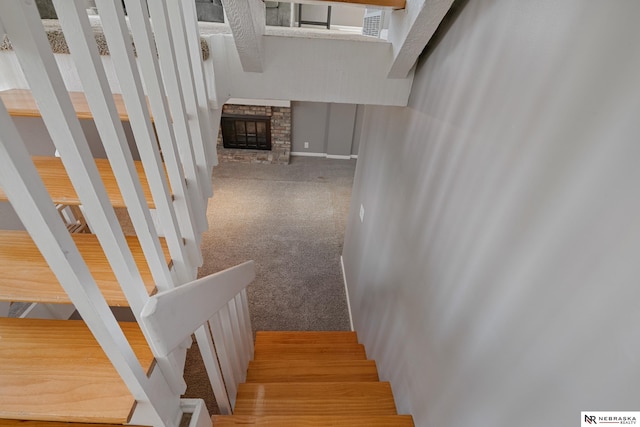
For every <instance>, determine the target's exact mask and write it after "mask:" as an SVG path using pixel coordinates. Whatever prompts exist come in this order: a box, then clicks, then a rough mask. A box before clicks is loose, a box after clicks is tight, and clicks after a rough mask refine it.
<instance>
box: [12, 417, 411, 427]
mask: <svg viewBox="0 0 640 427" xmlns="http://www.w3.org/2000/svg"><path fill="white" fill-rule="evenodd" d="M211 419H212V421H213V427H235V426H259V427H316V426H331V427H352V426H353V427H413V425H414V424H413V418H412V417H411V415H380V416H374V415H360V416H357V415H342V416H340V415H324V416H323V415H264V416H253V415H214V416H213V417H212V418H211ZM0 427H2V426H0ZM25 427H26V426H25ZM37 427H40V426H37ZM42 427H46V426H42Z"/></svg>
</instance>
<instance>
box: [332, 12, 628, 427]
mask: <svg viewBox="0 0 640 427" xmlns="http://www.w3.org/2000/svg"><path fill="white" fill-rule="evenodd" d="M638 16H640V2H637V1H632V0H629V1H623V0H620V1H617V2H598V1H577V0H576V1H565V2H556V1H553V0H541V1H537V2H512V1H506V0H504V1H499V0H476V1H472V2H468V3H467V5H466V6H465V8H464V9H463V10H462V12H461V15H460V16H459V17H458V19H457V20H456V21H455V22H454V23H453V25H452V27H451V28H450V29H449V31H448V32H447V33H446V35H445V36H444V38H443V39H442V40H441V41H440V43H439V44H438V45H437V47H436V48H435V50H434V51H433V53H432V54H431V55H430V56H429V57H428V59H427V60H426V61H424V60H423V61H421V64H420V66H419V67H418V71H417V72H416V80H415V82H414V87H413V89H412V96H411V100H410V107H367V108H366V111H365V114H364V126H363V129H362V141H361V145H360V152H359V158H358V165H357V171H356V178H355V183H354V191H353V195H352V206H351V211H350V214H349V219H348V225H347V234H346V240H345V246H344V253H343V256H344V261H345V271H346V277H347V282H348V286H349V296H350V301H351V304H352V308H353V315H354V322H355V327H356V329H357V331H358V334H359V338H360V340H361V341H362V342H363V343H364V344H365V345H366V347H367V353H368V356H369V357H370V358H374V359H376V360H377V361H378V366H379V369H380V374H381V379H383V380H391V382H392V386H393V389H394V394H395V396H396V401H397V404H398V408H399V410H400V411H401V412H411V413H412V414H413V415H414V417H415V421H416V425H417V426H429V427H431V426H433V427H435V426H437V427H440V426H447V427H469V426H473V427H484V426H487V427H488V426H491V427H503V426H504V427H506V426H525V427H528V426H531V427H534V426H535V427H538V426H541V425H544V426H558V427H566V426H573V425H578V424H579V417H580V411H584V410H624V409H626V410H638V409H640V407H639V406H638V402H640V387H639V385H638V379H639V378H640V364H639V363H638V354H640V326H639V325H640V310H639V309H638V301H639V300H640V262H639V261H638V254H640V190H639V187H638V185H639V184H638V183H640V142H639V135H640V120H639V119H638V117H640V49H638V40H640V26H639V25H638V24H637V17H638ZM361 204H362V205H363V206H364V208H365V215H364V222H362V223H361V222H360V219H359V217H358V210H359V208H360V205H361Z"/></svg>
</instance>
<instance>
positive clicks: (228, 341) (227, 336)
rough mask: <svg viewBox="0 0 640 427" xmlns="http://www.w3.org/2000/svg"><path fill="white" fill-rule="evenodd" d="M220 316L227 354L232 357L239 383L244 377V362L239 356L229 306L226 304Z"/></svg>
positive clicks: (235, 376)
mask: <svg viewBox="0 0 640 427" xmlns="http://www.w3.org/2000/svg"><path fill="white" fill-rule="evenodd" d="M218 315H219V316H220V325H221V326H222V331H223V332H224V336H223V339H224V343H225V347H226V349H227V353H228V354H229V357H230V363H231V369H233V377H234V378H235V379H236V380H237V382H240V381H241V378H242V377H243V375H242V370H243V366H242V362H241V360H240V355H239V354H238V349H237V347H236V339H235V338H236V337H237V335H235V334H234V328H233V326H232V324H231V313H230V312H229V305H228V304H225V306H224V307H222V308H221V309H220V311H219V312H218Z"/></svg>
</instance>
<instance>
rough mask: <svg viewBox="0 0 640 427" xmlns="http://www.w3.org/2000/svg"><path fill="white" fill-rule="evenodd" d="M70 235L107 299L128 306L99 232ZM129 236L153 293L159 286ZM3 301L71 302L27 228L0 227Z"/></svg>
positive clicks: (0, 293) (162, 243)
mask: <svg viewBox="0 0 640 427" xmlns="http://www.w3.org/2000/svg"><path fill="white" fill-rule="evenodd" d="M71 237H72V238H73V240H74V242H75V243H76V245H77V247H78V250H79V251H80V253H81V255H82V257H83V258H84V260H85V262H86V263H87V266H88V267H89V271H91V274H92V276H93V278H94V279H95V280H96V282H97V283H98V286H99V287H100V289H101V291H102V294H103V295H104V297H105V299H106V300H107V303H108V304H109V305H112V306H128V305H129V304H128V302H127V300H126V298H125V296H124V294H123V293H122V289H121V288H120V285H119V284H118V281H117V280H116V277H115V275H114V273H113V270H112V269H111V266H110V265H109V262H108V261H107V257H106V255H105V254H104V252H103V250H102V247H101V246H100V243H99V242H98V238H97V237H96V235H94V234H77V233H74V234H71ZM126 239H127V243H128V244H129V248H131V252H132V254H133V257H134V259H135V261H136V264H137V265H138V268H139V270H140V274H141V276H142V280H143V281H144V283H145V287H146V289H147V292H149V294H150V295H153V294H154V293H155V292H156V287H155V283H154V280H153V277H152V275H151V270H150V269H149V265H148V264H147V261H146V258H145V256H144V253H143V252H142V248H141V246H140V242H139V241H138V239H137V237H135V236H127V237H126ZM160 243H161V245H162V249H163V251H164V253H165V257H166V261H167V264H170V263H171V257H170V255H169V250H168V248H167V244H166V241H165V239H163V238H161V239H160ZM0 301H25V302H40V303H70V302H71V301H70V300H69V297H68V296H67V294H66V293H65V291H64V289H62V286H61V285H60V283H59V282H58V280H57V279H56V277H55V275H54V274H53V272H52V271H51V269H50V268H49V265H48V264H47V262H46V261H45V259H44V258H43V257H42V255H41V254H40V251H39V250H38V247H37V246H36V245H35V243H34V242H33V240H32V239H31V236H29V234H28V233H27V232H26V231H10V230H0Z"/></svg>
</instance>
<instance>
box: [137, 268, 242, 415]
mask: <svg viewBox="0 0 640 427" xmlns="http://www.w3.org/2000/svg"><path fill="white" fill-rule="evenodd" d="M254 278H255V269H254V263H253V261H248V262H245V263H244V264H240V265H238V266H236V267H232V268H230V269H228V270H224V271H221V272H219V273H216V274H212V275H209V276H207V277H203V278H202V279H198V280H196V281H193V282H191V283H188V284H186V285H183V286H181V287H179V288H175V289H172V290H170V291H165V292H161V293H159V294H157V295H154V296H153V297H151V298H150V299H149V302H148V303H147V305H146V306H145V308H144V309H143V311H142V316H141V325H142V327H143V329H144V330H145V334H146V335H147V336H148V337H151V345H152V347H153V348H154V352H157V353H158V354H168V353H171V352H172V351H173V349H174V348H175V347H176V346H177V345H179V344H180V342H181V341H183V340H184V339H185V338H186V337H189V336H190V335H191V334H193V333H194V331H196V338H197V340H198V344H199V346H200V351H201V352H202V355H203V361H204V363H205V367H206V369H207V373H208V375H209V379H210V382H211V387H212V389H213V392H214V394H215V396H216V399H217V402H218V405H219V407H220V410H221V411H222V412H223V413H231V408H232V406H233V405H234V404H235V398H236V394H237V389H238V384H239V383H240V382H242V381H244V380H245V378H246V371H247V367H248V364H249V360H251V358H252V357H253V333H252V331H251V325H250V323H249V307H248V305H247V299H246V287H247V286H248V285H249V284H250V283H251V282H252V281H253V280H254ZM209 328H211V329H209ZM214 343H215V344H214ZM214 345H215V354H214V352H213V350H214Z"/></svg>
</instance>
